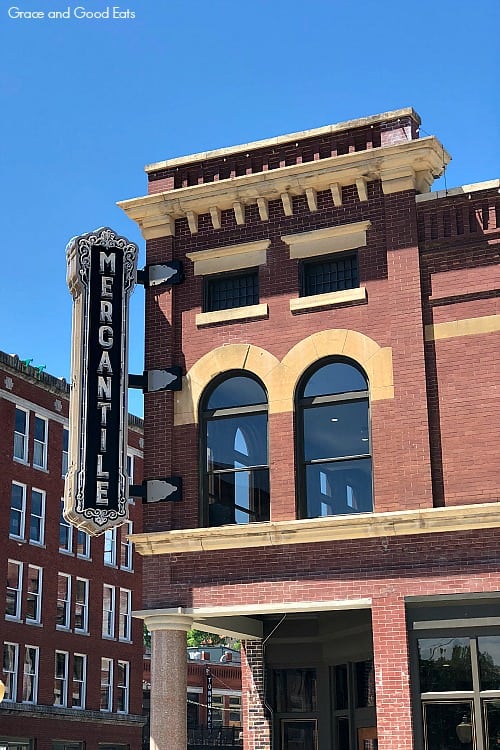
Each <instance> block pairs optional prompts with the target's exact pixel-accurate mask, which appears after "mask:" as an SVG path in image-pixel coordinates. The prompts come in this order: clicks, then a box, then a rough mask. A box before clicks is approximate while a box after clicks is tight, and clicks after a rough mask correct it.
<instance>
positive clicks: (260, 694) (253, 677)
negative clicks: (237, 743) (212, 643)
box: [241, 641, 271, 750]
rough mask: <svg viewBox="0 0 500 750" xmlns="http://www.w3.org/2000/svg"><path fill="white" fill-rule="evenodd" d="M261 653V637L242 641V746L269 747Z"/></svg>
mask: <svg viewBox="0 0 500 750" xmlns="http://www.w3.org/2000/svg"><path fill="white" fill-rule="evenodd" d="M264 668H265V665H264V653H263V645H262V643H261V641H244V642H243V643H242V648H241V688H242V704H243V743H244V744H243V746H244V748H245V750H269V748H270V747H271V725H270V719H269V715H268V712H267V711H266V707H265V697H264V687H265V686H264Z"/></svg>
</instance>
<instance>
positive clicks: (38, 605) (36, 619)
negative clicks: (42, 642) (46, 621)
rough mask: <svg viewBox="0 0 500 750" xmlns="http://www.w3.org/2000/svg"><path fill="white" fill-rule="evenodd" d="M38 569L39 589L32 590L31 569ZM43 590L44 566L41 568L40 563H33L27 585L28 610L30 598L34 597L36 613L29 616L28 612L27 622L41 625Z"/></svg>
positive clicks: (29, 566) (29, 567)
mask: <svg viewBox="0 0 500 750" xmlns="http://www.w3.org/2000/svg"><path fill="white" fill-rule="evenodd" d="M35 570H36V571H37V576H36V579H33V580H36V581H37V590H36V591H32V590H31V581H32V578H31V571H35ZM42 592H43V568H40V567H39V566H38V565H31V563H30V564H29V565H28V581H27V585H26V612H28V605H29V600H30V598H31V597H32V598H33V601H34V602H35V607H34V610H35V613H34V616H33V617H29V616H28V614H26V623H27V624H31V625H39V624H40V623H41V621H42Z"/></svg>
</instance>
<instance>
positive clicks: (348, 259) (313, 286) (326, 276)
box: [300, 253, 359, 297]
mask: <svg viewBox="0 0 500 750" xmlns="http://www.w3.org/2000/svg"><path fill="white" fill-rule="evenodd" d="M358 286H359V273H358V256H357V254H356V253H351V254H349V255H341V256H337V257H334V258H327V259H321V260H314V261H305V262H304V263H303V267H302V284H301V294H300V296H301V297H308V296H310V295H312V294H325V293H326V292H340V291H342V290H343V289H355V288H356V287H358Z"/></svg>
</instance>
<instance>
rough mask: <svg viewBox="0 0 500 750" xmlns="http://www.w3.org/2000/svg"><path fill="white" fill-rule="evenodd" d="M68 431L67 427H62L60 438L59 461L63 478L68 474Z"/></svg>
mask: <svg viewBox="0 0 500 750" xmlns="http://www.w3.org/2000/svg"><path fill="white" fill-rule="evenodd" d="M68 451H69V430H68V428H67V427H63V436H62V460H61V474H62V476H63V477H65V476H66V474H67V473H68V457H69V453H68Z"/></svg>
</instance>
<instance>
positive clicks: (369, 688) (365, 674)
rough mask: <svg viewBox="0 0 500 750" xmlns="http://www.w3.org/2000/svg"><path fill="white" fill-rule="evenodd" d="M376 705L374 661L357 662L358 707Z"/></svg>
mask: <svg viewBox="0 0 500 750" xmlns="http://www.w3.org/2000/svg"><path fill="white" fill-rule="evenodd" d="M374 705H375V671H374V669H373V661H372V660H371V659H368V660H367V661H358V662H356V708H367V707H368V706H374Z"/></svg>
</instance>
